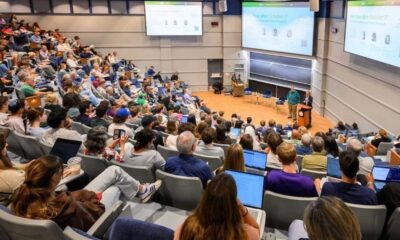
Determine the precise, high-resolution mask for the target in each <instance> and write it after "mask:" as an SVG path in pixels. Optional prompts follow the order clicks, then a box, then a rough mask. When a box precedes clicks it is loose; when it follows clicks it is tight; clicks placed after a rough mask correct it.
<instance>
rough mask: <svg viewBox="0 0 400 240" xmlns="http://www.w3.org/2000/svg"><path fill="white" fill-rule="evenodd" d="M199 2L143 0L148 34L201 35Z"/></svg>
mask: <svg viewBox="0 0 400 240" xmlns="http://www.w3.org/2000/svg"><path fill="white" fill-rule="evenodd" d="M202 9H203V5H202V3H201V2H168V1H145V13H146V34H147V35H148V36H201V35H203V11H202Z"/></svg>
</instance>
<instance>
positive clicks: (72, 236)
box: [64, 226, 99, 240]
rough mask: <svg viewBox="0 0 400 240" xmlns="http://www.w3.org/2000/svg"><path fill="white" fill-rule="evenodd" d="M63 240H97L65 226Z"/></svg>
mask: <svg viewBox="0 0 400 240" xmlns="http://www.w3.org/2000/svg"><path fill="white" fill-rule="evenodd" d="M64 239H66V240H99V239H98V238H95V237H93V236H89V235H87V234H86V233H85V232H82V231H78V230H77V229H72V228H71V227H70V226H67V227H66V228H65V229H64Z"/></svg>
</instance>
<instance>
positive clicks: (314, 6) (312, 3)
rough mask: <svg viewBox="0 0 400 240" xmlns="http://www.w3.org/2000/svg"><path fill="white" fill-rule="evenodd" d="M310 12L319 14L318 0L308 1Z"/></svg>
mask: <svg viewBox="0 0 400 240" xmlns="http://www.w3.org/2000/svg"><path fill="white" fill-rule="evenodd" d="M310 10H311V11H313V12H319V0H310Z"/></svg>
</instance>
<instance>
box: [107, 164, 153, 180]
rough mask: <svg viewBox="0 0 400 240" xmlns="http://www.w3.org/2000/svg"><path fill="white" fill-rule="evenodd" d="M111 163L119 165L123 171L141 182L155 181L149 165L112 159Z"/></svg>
mask: <svg viewBox="0 0 400 240" xmlns="http://www.w3.org/2000/svg"><path fill="white" fill-rule="evenodd" d="M111 164H112V165H116V166H119V167H121V168H122V169H124V171H125V172H127V173H128V174H129V175H130V176H132V177H133V178H135V179H136V180H138V181H139V182H141V183H152V182H154V181H155V176H154V173H153V169H152V168H151V167H150V166H147V167H145V166H133V165H130V164H126V163H120V162H116V161H112V162H111Z"/></svg>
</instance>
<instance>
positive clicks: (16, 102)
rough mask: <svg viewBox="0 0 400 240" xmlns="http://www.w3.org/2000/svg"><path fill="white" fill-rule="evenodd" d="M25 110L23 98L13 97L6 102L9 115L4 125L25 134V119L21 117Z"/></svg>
mask: <svg viewBox="0 0 400 240" xmlns="http://www.w3.org/2000/svg"><path fill="white" fill-rule="evenodd" d="M26 110H27V104H26V103H25V100H23V99H13V100H11V101H10V103H9V104H8V111H9V112H10V113H11V115H10V116H9V117H8V119H7V121H6V122H5V125H6V126H7V127H9V128H11V129H12V130H14V131H16V132H18V133H21V134H25V133H26V132H27V130H28V129H27V125H26V121H25V120H24V119H23V118H24V115H25V113H26Z"/></svg>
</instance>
